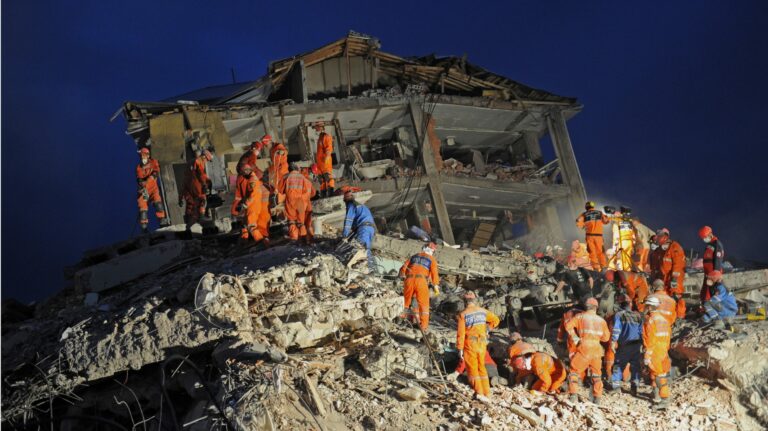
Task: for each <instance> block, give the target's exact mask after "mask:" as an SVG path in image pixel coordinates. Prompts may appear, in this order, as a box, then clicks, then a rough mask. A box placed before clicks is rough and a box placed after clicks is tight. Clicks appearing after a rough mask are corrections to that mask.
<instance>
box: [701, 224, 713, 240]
mask: <svg viewBox="0 0 768 431" xmlns="http://www.w3.org/2000/svg"><path fill="white" fill-rule="evenodd" d="M710 235H712V228H711V227H709V226H702V227H701V229H699V238H701V239H704V238H706V237H708V236H710Z"/></svg>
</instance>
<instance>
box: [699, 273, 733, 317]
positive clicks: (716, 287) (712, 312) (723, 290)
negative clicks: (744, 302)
mask: <svg viewBox="0 0 768 431" xmlns="http://www.w3.org/2000/svg"><path fill="white" fill-rule="evenodd" d="M704 284H705V286H706V287H707V290H708V292H707V296H708V297H709V299H708V300H707V301H706V302H705V303H704V316H702V318H701V319H702V321H703V322H704V323H705V324H706V323H709V322H714V326H713V327H714V328H715V329H723V328H725V323H724V322H723V318H726V319H727V318H729V317H733V316H735V315H736V311H737V310H738V309H739V307H738V305H737V304H736V297H734V296H733V293H732V292H730V291H729V290H728V288H727V287H725V284H723V273H722V272H720V271H712V272H710V273H709V274H707V277H706V280H705V281H704Z"/></svg>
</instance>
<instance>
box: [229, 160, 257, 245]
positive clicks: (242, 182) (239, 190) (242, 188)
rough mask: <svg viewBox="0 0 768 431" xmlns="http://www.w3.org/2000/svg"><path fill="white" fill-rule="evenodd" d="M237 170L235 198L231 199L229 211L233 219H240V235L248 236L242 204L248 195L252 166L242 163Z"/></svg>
mask: <svg viewBox="0 0 768 431" xmlns="http://www.w3.org/2000/svg"><path fill="white" fill-rule="evenodd" d="M238 170H239V171H240V175H238V176H237V182H236V183H235V198H234V200H233V201H232V208H231V209H230V211H229V212H230V214H231V215H232V219H233V220H237V219H241V220H242V223H241V225H242V231H241V237H243V238H248V229H247V227H246V223H245V206H244V205H243V199H245V198H246V197H248V195H249V194H250V193H249V190H248V182H249V181H250V179H251V176H252V175H253V166H251V165H250V164H249V163H244V164H243V165H242V166H239V168H238Z"/></svg>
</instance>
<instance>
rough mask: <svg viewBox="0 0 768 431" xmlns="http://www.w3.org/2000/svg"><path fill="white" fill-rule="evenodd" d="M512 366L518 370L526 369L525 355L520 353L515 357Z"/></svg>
mask: <svg viewBox="0 0 768 431" xmlns="http://www.w3.org/2000/svg"><path fill="white" fill-rule="evenodd" d="M512 367H514V368H515V369H518V370H524V369H525V357H524V356H523V355H518V356H516V357H515V359H514V360H513V361H512Z"/></svg>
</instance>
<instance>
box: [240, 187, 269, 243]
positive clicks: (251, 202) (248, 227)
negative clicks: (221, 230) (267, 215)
mask: <svg viewBox="0 0 768 431" xmlns="http://www.w3.org/2000/svg"><path fill="white" fill-rule="evenodd" d="M265 191H266V189H265V188H264V185H263V184H262V182H261V176H259V175H258V174H257V173H255V172H254V173H253V174H251V176H250V177H248V183H247V185H246V194H245V197H244V198H243V200H242V201H241V203H240V205H241V208H242V209H243V210H244V211H245V229H244V230H243V232H242V235H241V238H243V239H246V240H247V239H248V238H249V237H250V238H251V239H253V240H254V241H255V242H257V243H258V242H262V241H263V242H264V244H265V245H268V244H269V231H268V230H265V229H264V227H263V226H262V227H261V228H260V227H259V220H262V223H263V218H262V215H261V213H262V208H263V207H264V205H263V197H264V192H265ZM265 234H266V235H265Z"/></svg>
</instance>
